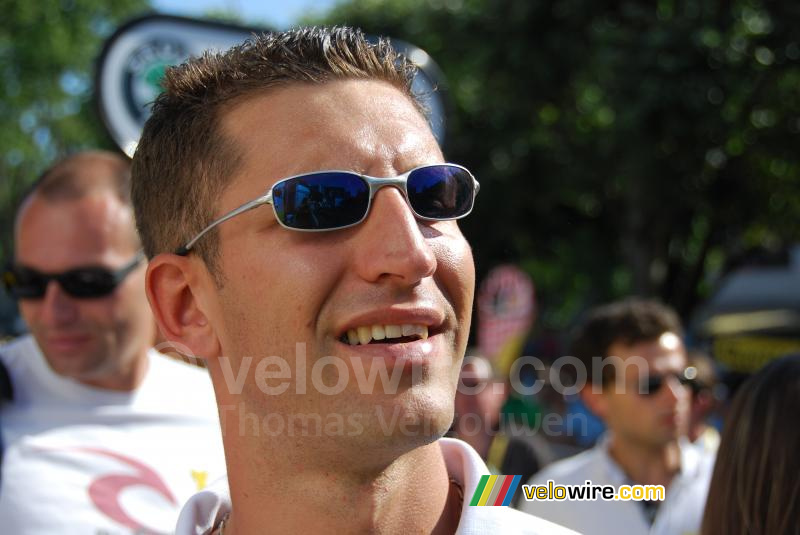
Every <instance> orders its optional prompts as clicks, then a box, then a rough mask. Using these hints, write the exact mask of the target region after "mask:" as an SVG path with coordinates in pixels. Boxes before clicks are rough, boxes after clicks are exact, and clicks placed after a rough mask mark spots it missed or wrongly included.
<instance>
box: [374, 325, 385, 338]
mask: <svg viewBox="0 0 800 535" xmlns="http://www.w3.org/2000/svg"><path fill="white" fill-rule="evenodd" d="M384 338H386V329H384V328H383V325H373V326H372V339H373V340H383V339H384Z"/></svg>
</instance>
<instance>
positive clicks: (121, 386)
mask: <svg viewBox="0 0 800 535" xmlns="http://www.w3.org/2000/svg"><path fill="white" fill-rule="evenodd" d="M149 367H150V358H149V355H148V350H147V349H145V350H144V351H143V352H142V353H140V354H137V356H136V357H135V358H133V359H132V360H131V361H130V364H129V365H128V366H126V367H124V368H122V369H119V370H116V371H115V372H114V373H113V374H107V375H104V376H102V377H98V378H93V377H92V378H87V379H79V381H80V382H81V383H83V384H85V385H88V386H91V387H94V388H102V389H104V390H113V391H117V392H132V391H134V390H136V389H137V388H139V386H140V385H141V384H142V382H143V381H144V378H145V376H146V375H147V371H148V369H149Z"/></svg>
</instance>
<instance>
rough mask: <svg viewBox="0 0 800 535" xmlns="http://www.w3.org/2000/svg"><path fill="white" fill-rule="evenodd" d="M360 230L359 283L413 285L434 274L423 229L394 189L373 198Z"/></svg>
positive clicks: (434, 266) (400, 193) (431, 255)
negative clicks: (380, 281) (383, 281)
mask: <svg viewBox="0 0 800 535" xmlns="http://www.w3.org/2000/svg"><path fill="white" fill-rule="evenodd" d="M360 227H361V228H359V229H358V235H357V238H356V242H357V245H356V252H355V255H356V262H355V269H356V270H357V271H358V273H359V275H360V276H361V277H362V278H363V279H365V280H368V281H370V282H377V281H379V280H381V279H391V280H396V281H398V282H402V283H404V284H415V283H417V282H419V281H420V280H422V279H424V278H425V277H429V276H431V275H433V273H434V272H435V271H436V263H437V259H436V255H435V253H434V251H433V249H432V248H431V245H430V243H429V240H428V238H426V236H425V235H424V233H425V232H426V230H425V227H424V226H420V222H419V221H417V218H416V217H415V216H414V213H413V212H412V211H411V207H410V206H409V205H408V203H407V202H406V199H405V197H404V196H403V193H402V192H401V191H400V190H399V189H397V188H396V187H391V186H387V187H383V188H381V189H380V190H379V191H378V192H377V193H376V194H375V197H374V198H373V199H372V206H371V208H370V212H369V215H368V216H367V219H366V221H364V222H363V223H361V225H360ZM428 231H430V232H434V231H433V229H428Z"/></svg>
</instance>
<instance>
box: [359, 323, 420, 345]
mask: <svg viewBox="0 0 800 535" xmlns="http://www.w3.org/2000/svg"><path fill="white" fill-rule="evenodd" d="M415 335H416V336H419V338H421V339H422V340H426V339H427V338H428V327H427V325H413V324H408V323H406V324H404V325H372V326H369V327H366V326H364V327H357V328H355V329H349V330H348V331H347V342H348V343H349V344H350V345H351V346H355V345H358V344H361V345H366V344H368V343H370V342H371V341H372V340H384V339H386V338H400V337H403V336H415Z"/></svg>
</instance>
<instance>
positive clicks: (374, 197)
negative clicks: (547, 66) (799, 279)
mask: <svg viewBox="0 0 800 535" xmlns="http://www.w3.org/2000/svg"><path fill="white" fill-rule="evenodd" d="M412 80H413V66H412V65H411V64H410V63H409V62H408V61H407V60H406V59H404V58H403V57H402V56H400V55H398V54H397V53H396V52H395V51H394V50H393V48H392V47H391V46H390V45H389V43H388V42H386V41H378V42H377V43H372V42H369V41H368V40H366V39H365V38H364V36H363V34H362V33H361V32H359V31H357V30H353V29H349V28H330V29H328V28H300V29H295V30H290V31H286V32H279V33H273V34H264V35H259V36H254V37H253V38H251V39H250V40H249V41H247V42H246V43H244V44H242V45H239V46H237V47H234V48H233V49H231V50H229V51H227V52H221V53H206V54H204V55H202V56H200V57H197V58H193V59H191V60H189V61H188V62H187V63H185V64H184V65H182V66H180V67H178V68H174V69H170V70H169V71H168V72H167V75H166V77H165V80H164V82H163V86H164V92H163V93H162V94H161V95H160V96H159V97H158V98H157V99H156V101H155V103H154V105H153V109H152V115H151V116H150V118H149V119H148V121H147V123H146V125H145V127H144V130H143V133H142V136H141V139H140V141H139V145H138V148H137V151H136V154H135V156H134V158H133V162H132V164H129V163H128V161H127V160H126V159H125V158H124V157H120V156H118V155H115V154H112V153H107V152H99V151H90V152H81V153H78V154H74V155H70V156H68V157H66V158H64V159H62V160H60V161H58V162H57V163H56V164H55V165H53V166H52V167H51V168H49V169H48V170H47V171H45V172H44V173H43V174H42V175H41V177H40V178H39V179H38V180H37V181H36V182H35V183H34V184H33V186H32V187H31V188H30V190H29V191H28V192H27V193H26V194H25V195H24V196H23V198H22V199H21V201H20V204H19V207H18V211H17V214H16V219H15V227H14V259H13V264H12V266H11V267H10V268H9V269H8V271H7V272H6V273H5V275H4V282H5V285H6V288H7V290H8V292H9V293H10V294H11V295H12V296H13V297H15V298H16V299H17V300H18V303H19V309H20V313H21V315H22V317H23V318H24V320H25V323H26V325H27V327H28V329H29V333H30V334H28V335H25V336H23V337H21V338H19V339H17V340H14V341H12V342H10V343H8V344H6V345H4V346H2V347H0V364H1V365H0V391H2V398H0V399H1V401H0V430H1V431H2V435H1V436H2V448H3V449H2V464H1V465H0V526H2V531H3V532H6V531H7V532H8V533H15V534H17V533H18V534H43V533H48V534H49V533H81V534H83V533H95V534H99V533H107V534H116V533H178V534H179V535H184V534H219V535H231V534H249V533H305V532H323V533H353V532H358V533H361V532H369V533H373V532H375V533H402V532H415V533H437V534H438V533H459V534H475V533H490V532H499V533H531V534H561V533H564V534H567V533H575V532H578V533H586V534H593V533H596V534H605V533H609V534H612V533H613V534H618V533H634V534H635V533H653V534H687V533H703V534H706V535H708V534H717V533H720V534H721V533H726V534H727V533H755V534H762V533H763V534H767V533H770V534H772V533H798V532H800V531H798V530H799V528H798V522H797V520H798V519H800V504H799V502H800V489H799V488H798V481H800V480H798V478H796V477H794V474H795V472H796V471H797V470H796V469H797V468H798V461H797V460H795V459H796V457H795V456H794V455H793V452H794V446H796V445H797V444H798V430H797V428H796V427H795V426H793V425H791V424H788V423H787V422H791V419H792V415H793V410H794V409H795V408H797V407H798V404H799V403H800V398H799V397H798V396H799V395H800V360H798V358H797V357H787V358H785V359H781V360H779V361H777V362H775V363H773V364H771V365H769V366H767V367H766V368H765V369H764V370H763V371H762V372H760V373H758V374H756V375H755V376H754V377H753V378H752V379H751V380H750V381H749V382H748V383H746V384H745V385H744V386H742V387H741V389H740V391H739V394H738V395H737V397H736V399H735V400H734V401H733V403H732V405H731V406H730V410H729V411H728V413H727V417H726V421H725V425H724V429H723V432H722V434H721V436H720V435H719V434H718V433H716V430H715V428H714V426H712V425H709V423H708V418H709V415H710V414H711V413H712V412H713V410H714V408H715V407H714V399H713V396H712V395H711V394H710V392H711V391H712V387H713V383H714V381H715V378H714V363H713V362H712V361H709V360H708V359H707V358H705V357H704V356H703V355H699V354H696V353H690V352H689V351H687V348H686V346H685V341H684V339H685V337H684V334H683V329H682V326H681V323H680V321H679V319H678V317H677V316H676V314H675V313H674V312H673V311H671V310H670V309H669V308H668V307H666V306H664V305H662V304H659V303H656V302H653V301H647V300H642V299H627V300H624V301H620V302H616V303H612V304H609V305H605V306H601V307H599V308H596V309H594V310H591V311H589V312H588V313H587V314H586V316H585V317H583V318H582V320H581V321H580V322H579V324H578V326H577V328H576V330H575V332H574V333H573V335H572V336H571V346H570V350H569V359H570V360H569V364H570V366H571V367H572V369H574V371H575V373H574V375H573V377H572V383H571V385H570V388H571V392H569V393H566V392H556V393H555V395H556V397H558V396H561V399H562V400H563V399H564V396H573V397H574V398H576V399H579V400H580V402H581V403H582V404H583V405H584V406H585V407H587V408H588V410H589V411H591V413H592V414H593V415H595V416H596V417H598V418H599V419H600V420H601V421H602V423H603V426H604V428H605V432H604V433H603V434H602V435H601V436H600V438H599V439H598V440H597V441H596V443H595V444H594V445H593V446H591V447H590V448H588V449H585V450H584V451H580V450H583V449H584V448H583V447H581V446H576V445H575V444H578V442H577V441H576V442H574V443H573V444H568V442H569V441H565V440H563V438H564V436H565V435H570V432H569V431H568V429H569V426H564V425H561V426H557V427H558V429H559V431H558V432H557V433H547V432H543V431H542V429H543V428H541V429H539V430H533V431H536V432H531V431H532V430H531V428H530V425H529V424H530V423H531V419H529V418H523V419H522V420H523V424H524V425H522V426H518V425H506V424H507V423H508V422H512V423H516V424H518V423H519V421H515V420H514V419H513V414H511V413H510V411H504V406H506V407H507V406H508V404H509V402H510V400H512V401H513V400H516V401H517V402H520V403H522V401H521V400H522V399H523V398H525V397H526V396H528V397H530V398H537V394H535V393H530V394H526V393H525V392H523V393H520V392H513V390H514V389H515V388H516V387H517V385H519V384H520V382H519V381H514V380H513V378H512V377H504V376H501V375H500V374H498V373H497V372H496V370H495V368H494V365H493V362H492V359H491V356H476V355H470V356H469V357H468V358H466V359H464V358H463V356H464V354H465V353H469V352H468V351H467V342H468V338H469V333H470V326H471V314H472V309H473V294H474V286H475V270H474V265H473V261H472V255H471V250H470V247H469V244H468V243H467V241H466V240H465V238H464V236H463V235H462V234H461V231H460V230H459V227H458V224H457V220H458V219H460V218H462V217H466V216H468V214H469V213H470V211H471V210H472V206H473V203H474V202H475V200H476V196H477V194H478V190H479V185H478V182H477V180H476V179H475V177H473V175H472V174H471V173H470V171H469V170H467V169H466V168H464V167H462V166H460V165H457V164H454V163H447V161H446V160H445V158H444V156H443V154H442V152H441V149H440V147H439V145H438V143H437V142H436V140H435V139H434V137H433V135H432V133H431V130H430V127H429V125H428V123H427V122H426V119H425V115H424V109H423V107H422V105H421V104H420V102H419V101H418V97H417V96H416V95H415V94H414V93H413V92H412V90H411V84H412ZM310 192H313V198H314V199H318V202H317V201H315V202H317V204H318V205H319V206H324V207H325V209H324V210H322V209H319V210H316V211H313V213H312V214H310V215H309V214H308V213H306V212H308V210H310V208H309V206H311V205H310V204H309V202H307V201H308V199H309V198H312V197H309V195H311V193H310ZM154 346H155V348H154ZM156 349H159V350H162V351H161V352H160V351H157V350H156ZM163 353H179V354H181V355H183V357H184V358H185V359H186V360H189V361H194V360H198V361H202V363H203V367H204V368H205V369H203V368H201V367H199V366H193V365H192V364H191V363H187V362H182V361H181V359H178V358H173V357H171V356H166V355H165V354H163ZM550 364H551V367H550V370H551V371H552V370H553V369H554V367H553V366H552V364H553V363H550ZM532 365H533V364H532ZM564 368H566V366H561V369H562V370H563V369H564ZM515 369H516V370H519V369H520V368H519V367H516V368H515ZM537 371H539V375H543V371H542V370H537ZM550 382H551V383H554V382H555V383H558V386H560V387H562V388H563V387H564V383H563V382H562V381H561V380H560V379H559V380H557V381H555V380H553V379H552V374H551V381H550ZM538 386H541V385H538ZM525 388H531V385H526V386H525ZM545 388H550V389H551V390H552V384H551V385H550V386H545ZM550 395H551V396H552V395H554V394H553V392H552V391H551V392H550ZM538 399H540V400H542V399H545V398H544V397H542V396H541V395H540V396H539V398H538ZM548 406H549V405H548V404H547V403H544V402H543V403H540V404H538V405H536V404H533V405H529V406H528V407H529V409H530V413H531V414H534V416H537V417H542V418H541V420H542V421H547V420H548V416H550V415H548V414H544V413H546V412H547V411H548ZM561 406H562V407H566V406H567V404H566V403H564V404H563V405H561ZM526 410H527V409H526ZM511 412H513V411H511ZM454 414H455V417H454ZM560 416H563V415H560ZM562 423H563V421H562ZM584 429H585V428H584ZM579 432H580V431H579ZM573 453H576V454H575V455H572V454H573ZM491 474H495V475H504V474H505V475H515V476H517V481H518V482H519V481H521V482H522V483H525V485H524V487H525V488H520V489H519V490H517V491H516V493H514V490H511V486H512V483H511V479H504V480H503V481H505V483H503V484H502V485H501V484H498V485H495V484H494V483H495V480H491V483H489V481H490V479H487V478H488V477H489V476H490V475H491ZM548 485H550V486H552V485H556V486H572V487H576V488H577V487H581V486H587V487H588V486H602V487H612V488H614V489H618V488H621V487H622V486H652V487H660V488H661V489H662V490H664V491H665V492H664V494H663V495H662V496H661V497H660V498H656V499H634V500H624V499H616V498H615V499H584V500H580V499H552V498H550V499H537V498H536V496H533V499H531V496H530V490H531V489H532V488H533V487H537V488H540V489H542V488H546V487H547V486H548ZM515 488H516V487H515ZM507 494H508V496H506V495H507ZM534 494H535V493H534ZM506 498H507V499H506ZM479 502H480V505H476V504H478V503H479ZM500 503H503V504H507V503H511V504H512V506H511V507H509V506H501V505H500ZM484 504H486V505H491V506H490V507H483V506H482V505H484Z"/></svg>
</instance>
